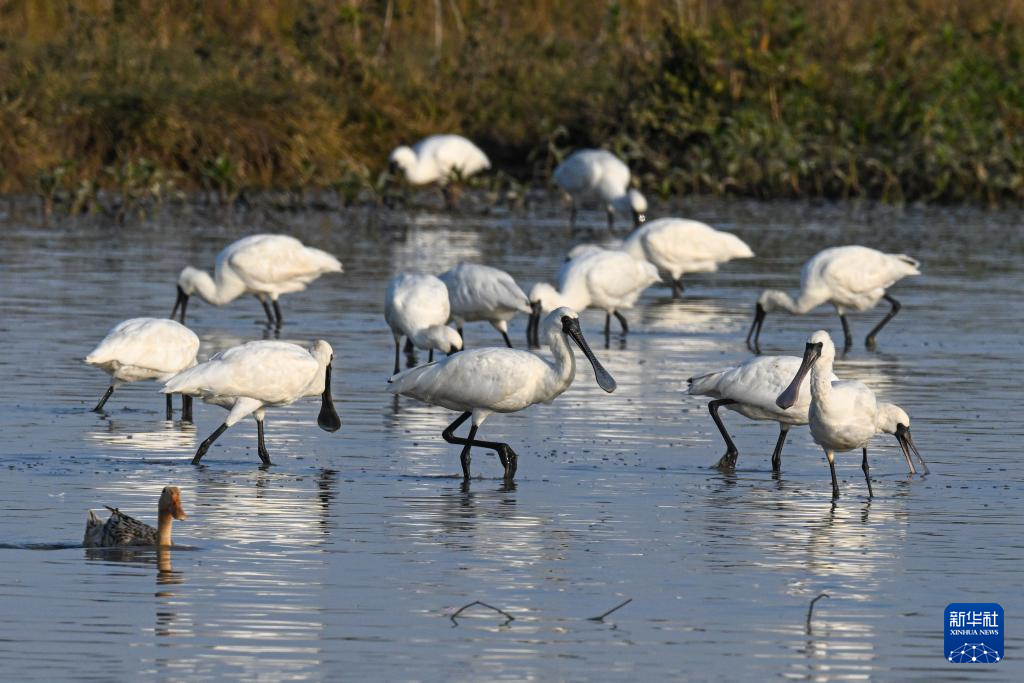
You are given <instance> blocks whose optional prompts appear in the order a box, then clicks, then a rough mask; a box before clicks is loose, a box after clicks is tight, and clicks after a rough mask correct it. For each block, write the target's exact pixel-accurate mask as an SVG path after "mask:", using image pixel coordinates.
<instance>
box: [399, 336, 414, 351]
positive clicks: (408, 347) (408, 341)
mask: <svg viewBox="0 0 1024 683" xmlns="http://www.w3.org/2000/svg"><path fill="white" fill-rule="evenodd" d="M402 350H403V351H405V352H406V353H416V347H415V346H413V345H412V339H409V337H406V338H405V347H403V348H402Z"/></svg>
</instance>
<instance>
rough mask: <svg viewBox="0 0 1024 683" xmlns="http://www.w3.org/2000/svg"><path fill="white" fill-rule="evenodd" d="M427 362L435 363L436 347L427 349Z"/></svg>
mask: <svg viewBox="0 0 1024 683" xmlns="http://www.w3.org/2000/svg"><path fill="white" fill-rule="evenodd" d="M427 362H428V363H433V362H434V349H430V350H429V351H427Z"/></svg>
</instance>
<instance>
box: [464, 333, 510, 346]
mask: <svg viewBox="0 0 1024 683" xmlns="http://www.w3.org/2000/svg"><path fill="white" fill-rule="evenodd" d="M460 334H461V333H460ZM501 336H502V338H503V339H504V340H505V346H507V347H508V348H510V349H511V348H512V340H511V339H509V338H508V332H502V333H501Z"/></svg>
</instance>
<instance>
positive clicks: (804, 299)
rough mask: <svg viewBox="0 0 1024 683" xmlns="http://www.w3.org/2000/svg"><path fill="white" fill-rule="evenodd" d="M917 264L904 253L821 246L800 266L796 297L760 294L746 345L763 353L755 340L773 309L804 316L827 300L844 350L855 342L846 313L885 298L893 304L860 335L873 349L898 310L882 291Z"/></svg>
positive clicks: (772, 292)
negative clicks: (838, 324)
mask: <svg viewBox="0 0 1024 683" xmlns="http://www.w3.org/2000/svg"><path fill="white" fill-rule="evenodd" d="M919 265H920V263H918V262H917V261H916V260H915V259H912V258H911V257H909V256H906V255H904V254H884V253H882V252H880V251H876V250H874V249H869V248H867V247H859V246H849V247H832V248H830V249H825V250H824V251H820V252H818V253H817V254H816V255H815V256H813V257H812V258H811V259H810V260H809V261H807V263H805V264H804V267H803V268H802V269H801V270H800V294H799V295H797V298H796V300H794V299H793V298H792V297H791V296H789V295H788V294H786V293H785V292H780V291H777V290H772V289H769V290H766V291H765V292H764V293H762V294H761V297H760V298H759V299H758V300H757V306H756V307H755V309H754V322H753V324H752V325H751V326H750V331H749V332H748V333H747V346H749V347H750V348H751V350H752V351H754V352H755V353H760V352H761V347H760V344H759V343H758V338H759V337H760V336H761V326H762V325H763V324H764V318H765V316H766V315H768V314H769V313H771V312H772V311H776V310H783V311H789V312H790V313H792V314H794V315H804V314H805V313H808V312H810V311H811V310H812V309H815V308H817V307H818V306H820V305H822V304H825V303H829V304H832V305H833V306H835V309H836V312H837V313H838V314H839V320H840V321H842V323H843V337H844V349H846V350H849V349H850V347H852V346H853V335H851V334H850V324H849V322H847V320H846V312H847V311H865V310H867V309H869V308H872V307H873V306H874V305H875V304H877V303H878V301H879V300H880V299H883V298H884V299H885V300H886V301H888V302H889V303H890V304H891V305H892V308H891V309H890V310H889V312H888V313H886V314H885V317H884V318H882V320H881V322H879V323H878V324H877V325H875V327H874V329H872V330H871V331H870V332H869V333H868V336H867V338H866V339H865V340H864V343H865V344H866V345H867V347H868V348H874V346H875V337H876V336H877V335H878V333H879V332H880V331H881V329H882V328H883V327H885V325H886V323H888V322H889V321H890V320H892V319H893V318H894V317H895V316H896V314H897V313H899V311H900V302H899V301H897V300H896V299H894V298H893V297H892V296H890V295H889V294H888V292H886V290H887V289H888V288H889V287H891V286H892V285H893V284H895V283H896V282H898V281H900V280H902V279H903V278H905V277H907V276H908V275H920V274H921V271H919V270H918V266H919ZM751 338H753V341H751Z"/></svg>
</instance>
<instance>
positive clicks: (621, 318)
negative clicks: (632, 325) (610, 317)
mask: <svg viewBox="0 0 1024 683" xmlns="http://www.w3.org/2000/svg"><path fill="white" fill-rule="evenodd" d="M615 319H616V320H618V321H619V324H620V325H622V334H629V325H627V324H626V317H625V316H624V315H622V314H621V313H619V312H618V311H615Z"/></svg>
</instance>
